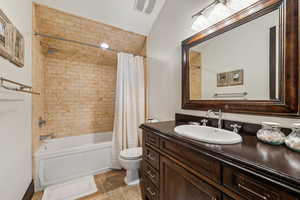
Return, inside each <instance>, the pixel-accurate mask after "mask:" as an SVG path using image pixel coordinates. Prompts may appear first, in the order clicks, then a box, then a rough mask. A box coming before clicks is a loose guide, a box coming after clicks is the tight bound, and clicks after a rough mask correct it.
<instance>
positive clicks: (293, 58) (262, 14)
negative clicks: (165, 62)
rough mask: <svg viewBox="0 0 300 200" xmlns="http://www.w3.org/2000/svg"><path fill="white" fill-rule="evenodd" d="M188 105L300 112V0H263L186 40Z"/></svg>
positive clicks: (184, 100) (235, 110)
mask: <svg viewBox="0 0 300 200" xmlns="http://www.w3.org/2000/svg"><path fill="white" fill-rule="evenodd" d="M182 108H183V109H191V110H209V109H222V110H223V111H224V112H231V113H247V114H256V115H273V116H286V117H298V116H299V2H298V1H297V0H261V1H258V2H257V3H255V4H253V5H251V6H249V7H247V8H245V9H243V10H241V11H239V12H238V13H236V14H234V15H232V16H230V17H228V18H226V19H225V20H223V21H221V22H219V23H217V24H215V25H212V26H210V27H209V28H207V29H205V30H203V31H201V32H199V33H197V34H195V35H193V36H192V37H190V38H188V39H186V40H184V41H183V42H182Z"/></svg>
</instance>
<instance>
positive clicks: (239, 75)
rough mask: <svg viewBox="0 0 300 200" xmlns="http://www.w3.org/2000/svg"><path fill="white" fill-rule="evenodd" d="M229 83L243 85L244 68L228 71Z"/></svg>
mask: <svg viewBox="0 0 300 200" xmlns="http://www.w3.org/2000/svg"><path fill="white" fill-rule="evenodd" d="M228 82H229V85H230V86H236V85H243V84H244V70H242V69H239V70H235V71H231V72H229V81H228Z"/></svg>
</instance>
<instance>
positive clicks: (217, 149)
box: [141, 121, 300, 192]
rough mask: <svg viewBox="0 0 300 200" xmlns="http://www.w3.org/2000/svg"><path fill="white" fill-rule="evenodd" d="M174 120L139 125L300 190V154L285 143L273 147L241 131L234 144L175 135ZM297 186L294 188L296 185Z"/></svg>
mask: <svg viewBox="0 0 300 200" xmlns="http://www.w3.org/2000/svg"><path fill="white" fill-rule="evenodd" d="M175 127H176V122H175V121H167V122H158V123H150V124H143V125H141V128H142V129H146V130H151V131H152V132H155V133H156V134H159V135H160V136H162V137H170V138H173V139H175V140H176V141H180V142H184V143H188V144H189V145H191V147H193V148H196V149H197V150H200V151H203V150H204V151H206V152H208V153H211V154H212V155H213V156H215V157H219V158H220V159H222V160H225V161H231V162H234V163H239V164H243V165H245V166H246V167H249V168H250V169H251V168H254V169H256V171H258V172H262V173H263V174H264V175H267V176H269V177H271V178H272V179H273V178H275V180H278V182H283V183H284V184H287V185H290V186H291V188H293V189H294V191H297V192H299V191H300V153H298V152H294V151H292V150H290V149H288V148H287V147H285V146H284V145H281V146H272V145H269V144H264V143H262V142H260V141H258V140H257V138H256V136H254V135H248V134H243V133H240V135H241V136H242V138H243V142H242V143H240V144H234V145H212V144H208V143H203V142H199V141H195V140H191V139H188V138H185V137H182V136H180V135H178V134H177V133H176V132H175V131H174V128H175ZM295 186H296V188H295Z"/></svg>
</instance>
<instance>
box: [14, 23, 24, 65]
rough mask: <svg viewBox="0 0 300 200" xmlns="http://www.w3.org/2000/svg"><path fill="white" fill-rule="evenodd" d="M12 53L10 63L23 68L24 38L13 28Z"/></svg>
mask: <svg viewBox="0 0 300 200" xmlns="http://www.w3.org/2000/svg"><path fill="white" fill-rule="evenodd" d="M12 49H13V53H12V62H13V63H15V64H16V65H17V66H19V67H23V66H24V37H23V36H22V34H21V33H20V31H18V29H17V28H14V32H13V48H12Z"/></svg>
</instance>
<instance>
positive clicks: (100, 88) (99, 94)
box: [33, 4, 146, 137]
mask: <svg viewBox="0 0 300 200" xmlns="http://www.w3.org/2000/svg"><path fill="white" fill-rule="evenodd" d="M35 7H36V9H35V10H36V15H35V16H36V18H37V19H36V21H37V27H35V31H37V32H40V33H44V34H48V35H54V36H58V37H63V38H67V39H72V40H77V41H80V42H87V43H92V44H99V43H100V42H103V41H104V42H107V43H109V44H110V46H111V47H112V48H114V49H118V50H119V51H126V52H131V53H134V54H140V53H142V54H145V45H146V37H145V36H143V35H139V34H135V33H131V32H128V31H124V30H121V29H119V28H116V27H113V26H110V25H106V24H103V23H99V22H95V21H92V20H89V19H85V18H82V17H78V16H75V15H71V14H68V13H65V12H61V11H58V10H55V9H52V8H48V7H46V6H42V5H39V4H36V5H35ZM40 39H41V46H42V48H43V50H42V51H43V52H44V54H45V56H44V62H43V67H44V68H43V69H44V70H43V71H44V87H41V88H44V89H43V90H44V91H43V93H44V95H45V96H44V98H43V99H44V106H40V107H39V108H43V109H44V116H42V117H44V118H45V119H46V121H47V124H46V126H45V127H43V128H42V129H40V135H44V134H49V133H55V134H56V135H55V136H56V137H65V136H71V135H81V134H88V133H97V132H105V131H111V130H112V128H113V118H114V103H115V88H116V71H117V67H116V65H117V56H116V53H112V52H109V51H103V50H99V49H96V48H91V47H86V46H82V45H77V44H72V43H68V42H62V41H57V40H53V39H47V38H42V37H40ZM49 50H50V51H49ZM33 106H34V105H33ZM36 113H41V112H36ZM33 118H35V119H37V118H38V116H33ZM35 135H36V134H35Z"/></svg>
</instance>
